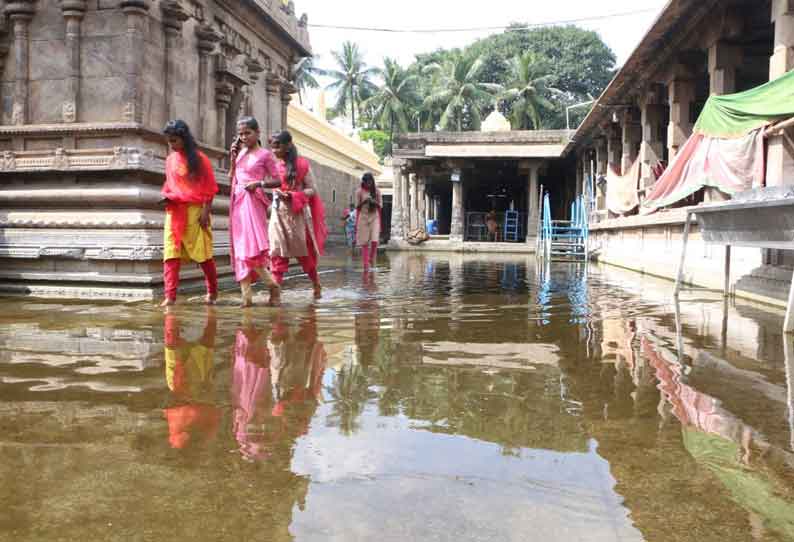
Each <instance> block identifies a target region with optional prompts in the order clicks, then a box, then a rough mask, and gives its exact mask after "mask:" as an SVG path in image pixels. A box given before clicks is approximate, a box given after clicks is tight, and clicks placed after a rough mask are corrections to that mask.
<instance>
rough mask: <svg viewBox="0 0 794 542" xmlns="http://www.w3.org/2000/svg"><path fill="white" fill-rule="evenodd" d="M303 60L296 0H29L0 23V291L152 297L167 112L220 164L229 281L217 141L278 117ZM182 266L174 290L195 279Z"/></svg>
mask: <svg viewBox="0 0 794 542" xmlns="http://www.w3.org/2000/svg"><path fill="white" fill-rule="evenodd" d="M308 54H310V47H309V43H308V33H307V31H306V19H305V18H301V20H298V19H297V18H296V17H295V14H294V12H293V11H292V8H291V4H288V5H286V7H285V5H284V4H283V3H281V2H263V1H260V0H246V1H241V2H226V1H222V0H217V1H215V0H63V1H61V0H36V1H33V0H25V1H18V2H6V3H4V6H3V16H2V17H0V291H7V292H17V293H20V292H21V293H35V294H41V295H47V296H51V295H69V296H80V297H84V296H89V297H90V296H97V297H113V298H118V297H131V298H152V297H154V296H157V295H159V293H160V291H161V290H162V262H161V258H162V228H163V222H164V212H163V209H162V207H160V206H159V204H158V200H159V188H160V186H161V185H162V182H163V173H164V161H165V157H166V154H167V147H166V144H165V141H164V139H163V137H162V136H161V134H160V131H161V130H162V128H163V126H164V124H165V122H166V121H167V120H168V119H171V118H182V119H184V120H186V121H187V122H188V123H189V124H190V126H191V128H192V130H193V132H194V134H195V135H196V137H197V139H199V141H200V143H201V146H202V149H203V150H204V152H206V153H207V155H208V156H209V157H210V159H211V160H212V161H213V163H214V165H215V167H216V175H217V177H218V180H219V182H220V184H221V195H220V196H219V197H218V198H217V199H216V204H215V208H214V212H215V216H214V220H213V226H214V232H215V245H216V246H215V248H216V254H217V256H218V258H219V264H220V271H221V273H222V274H224V275H228V274H229V272H230V269H229V267H228V233H227V219H226V214H227V212H228V182H227V179H226V176H227V175H226V171H225V165H226V157H225V152H224V149H226V148H227V147H228V145H229V143H230V140H231V137H232V136H233V129H234V125H235V121H236V119H237V118H238V117H239V116H240V115H241V114H254V115H256V116H257V117H258V118H259V120H260V123H261V124H262V126H263V130H266V131H274V130H277V129H281V128H283V127H284V126H286V120H287V105H288V104H289V101H290V98H291V94H292V92H293V91H294V87H293V85H292V84H291V82H290V81H289V76H290V67H291V65H292V63H293V62H294V61H295V60H296V59H297V58H299V57H301V56H306V55H308ZM200 275H201V274H200V272H199V271H198V270H196V269H190V268H187V267H186V268H185V270H184V271H183V285H184V286H185V287H186V288H187V289H190V288H192V287H199V288H200V287H201V282H202V281H201V276H200Z"/></svg>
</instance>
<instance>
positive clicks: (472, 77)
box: [422, 55, 502, 131]
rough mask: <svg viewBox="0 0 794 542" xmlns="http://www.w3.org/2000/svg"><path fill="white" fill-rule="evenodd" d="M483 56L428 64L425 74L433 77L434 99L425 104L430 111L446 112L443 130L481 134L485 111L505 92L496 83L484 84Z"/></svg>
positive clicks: (440, 121) (430, 98)
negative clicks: (499, 94) (498, 93)
mask: <svg viewBox="0 0 794 542" xmlns="http://www.w3.org/2000/svg"><path fill="white" fill-rule="evenodd" d="M484 65H485V64H484V60H483V57H482V56H479V57H471V56H465V55H462V56H458V57H457V58H453V59H451V60H448V61H445V62H443V63H442V64H438V63H433V64H428V65H427V66H425V67H424V68H423V70H422V72H423V74H424V75H429V76H431V77H433V85H432V90H431V92H430V95H429V96H427V98H425V100H424V103H423V104H422V106H423V108H424V109H425V110H427V111H431V112H432V111H443V112H442V113H441V116H440V118H439V125H440V126H441V128H442V129H443V130H456V131H462V130H479V129H480V123H481V122H482V108H483V107H484V106H486V105H487V104H489V103H491V102H492V101H493V96H494V94H496V93H497V92H500V91H501V90H502V87H501V86H500V85H497V84H495V83H484V82H482V81H481V75H482V71H483V67H484Z"/></svg>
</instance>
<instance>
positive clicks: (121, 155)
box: [110, 147, 129, 168]
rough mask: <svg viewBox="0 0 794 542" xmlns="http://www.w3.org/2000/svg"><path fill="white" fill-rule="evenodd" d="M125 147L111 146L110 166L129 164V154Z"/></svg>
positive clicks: (118, 166)
mask: <svg viewBox="0 0 794 542" xmlns="http://www.w3.org/2000/svg"><path fill="white" fill-rule="evenodd" d="M127 150H128V149H127V148H126V147H113V158H111V159H110V166H111V167H115V168H124V167H127V165H128V164H129V156H128V154H127Z"/></svg>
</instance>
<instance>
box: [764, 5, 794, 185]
mask: <svg viewBox="0 0 794 542" xmlns="http://www.w3.org/2000/svg"><path fill="white" fill-rule="evenodd" d="M772 22H774V23H775V49H774V53H773V55H772V58H771V59H770V61H769V79H770V80H774V79H777V78H778V77H780V76H781V75H784V74H786V73H788V72H789V71H791V70H792V69H794V0H772ZM788 138H790V135H787V134H780V135H775V136H772V137H770V138H769V140H768V152H767V166H766V185H767V186H782V185H789V184H794V157H792V155H791V152H790V150H789V149H791V143H790V139H788ZM787 139H788V140H787ZM786 147H788V148H789V149H787V148H786Z"/></svg>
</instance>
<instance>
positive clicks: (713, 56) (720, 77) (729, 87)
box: [708, 41, 742, 95]
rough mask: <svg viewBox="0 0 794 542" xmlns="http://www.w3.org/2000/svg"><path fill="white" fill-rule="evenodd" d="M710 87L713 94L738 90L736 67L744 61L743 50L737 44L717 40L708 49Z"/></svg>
mask: <svg viewBox="0 0 794 542" xmlns="http://www.w3.org/2000/svg"><path fill="white" fill-rule="evenodd" d="M708 54H709V88H710V93H711V94H712V95H723V94H731V93H733V92H736V68H737V67H738V66H739V65H740V64H741V63H742V50H741V48H740V47H739V46H737V45H730V44H728V43H725V42H724V41H717V42H715V43H714V44H713V45H712V46H711V47H709V50H708Z"/></svg>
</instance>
